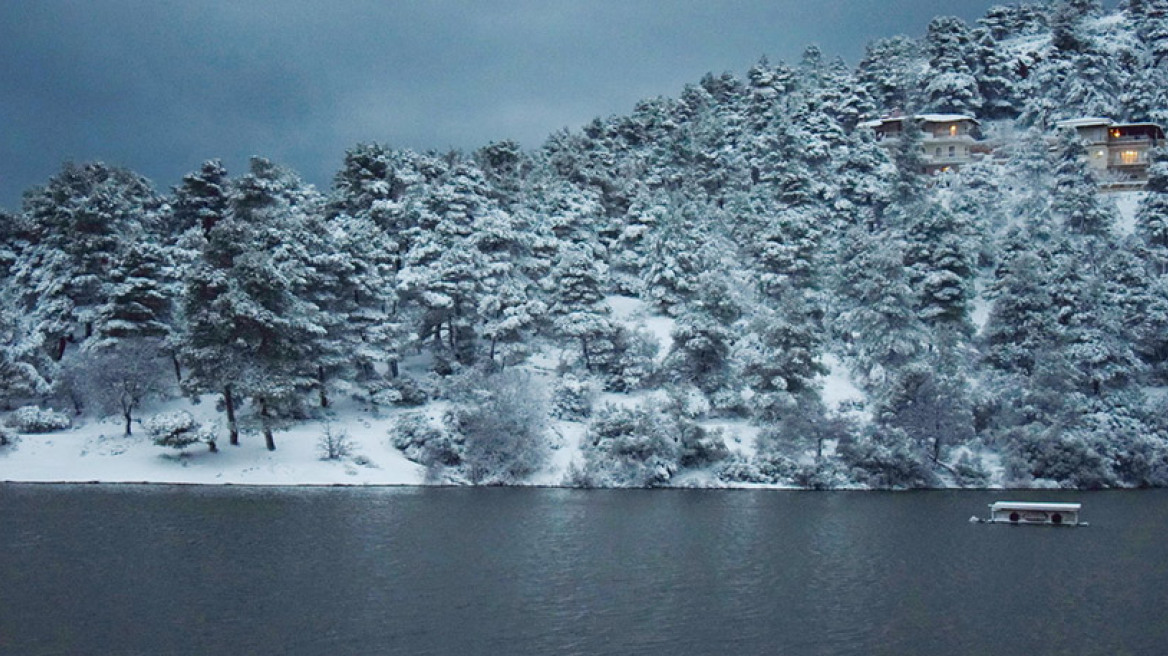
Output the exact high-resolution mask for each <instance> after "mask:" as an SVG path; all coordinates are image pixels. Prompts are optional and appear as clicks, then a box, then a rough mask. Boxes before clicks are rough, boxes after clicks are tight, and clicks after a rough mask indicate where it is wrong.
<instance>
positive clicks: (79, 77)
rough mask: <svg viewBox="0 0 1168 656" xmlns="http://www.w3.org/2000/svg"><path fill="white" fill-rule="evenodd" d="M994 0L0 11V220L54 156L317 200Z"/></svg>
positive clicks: (388, 3)
mask: <svg viewBox="0 0 1168 656" xmlns="http://www.w3.org/2000/svg"><path fill="white" fill-rule="evenodd" d="M1000 2H1001V0H996V1H995V0H741V1H730V0H673V1H670V2H664V1H661V2H650V1H646V0H587V1H579V2H569V1H566V0H563V1H560V0H333V1H332V2H319V1H318V0H279V1H268V2H259V1H250V2H249V1H247V0H223V1H219V0H186V1H174V0H0V62H2V63H3V65H2V67H0V207H5V208H8V209H16V208H17V207H18V205H19V195H20V192H21V191H22V190H23V189H26V188H28V187H30V186H32V185H35V184H42V183H44V182H45V181H46V180H47V179H48V177H49V176H51V175H53V173H54V172H56V171H57V169H58V168H59V166H60V164H61V162H62V161H64V160H68V159H71V160H74V161H78V162H81V161H89V160H98V159H100V160H104V161H107V162H112V163H117V164H120V165H123V166H128V167H129V168H132V169H134V170H135V171H137V172H139V173H141V174H143V175H146V176H147V177H149V178H151V179H152V180H153V181H154V182H155V184H156V185H157V186H158V187H159V188H160V189H165V188H167V187H169V186H171V185H174V184H176V183H177V182H178V181H179V179H180V178H181V176H182V175H183V173H185V172H187V171H190V170H192V169H194V168H195V167H197V166H198V164H199V163H200V162H202V161H203V160H204V159H208V158H212V157H219V158H222V159H223V160H224V161H225V163H226V164H227V165H228V168H229V169H230V170H232V171H233V172H238V171H239V170H240V169H241V168H242V167H244V166H245V164H246V161H247V158H248V157H249V156H251V155H263V156H266V157H270V158H272V159H275V160H277V161H279V162H282V163H285V164H288V165H290V166H292V167H293V168H295V169H296V170H298V171H300V172H301V174H303V175H304V177H305V178H306V179H307V180H309V181H310V182H314V183H316V184H318V185H321V186H325V187H327V185H328V183H329V181H330V179H331V177H332V173H333V172H334V171H335V170H336V168H337V167H338V166H339V164H340V162H341V159H342V157H343V154H344V151H345V149H346V148H348V147H350V146H351V145H353V144H354V143H357V142H359V141H379V142H384V143H388V144H390V145H393V146H397V147H408V148H414V149H418V150H430V149H438V150H445V149H448V148H452V147H453V148H461V149H473V148H475V147H478V146H481V145H484V144H486V143H489V142H490V141H498V140H503V139H514V140H517V141H519V142H520V143H521V144H523V145H524V146H525V147H529V148H530V147H535V146H538V145H539V144H540V143H542V142H543V140H544V138H545V137H546V136H547V135H548V134H549V133H550V132H552V131H554V130H556V129H559V128H562V127H578V126H580V125H582V124H583V123H585V122H586V121H588V120H590V119H591V118H593V117H595V116H602V115H609V114H614V113H626V112H628V111H630V110H631V109H632V107H633V105H634V103H635V102H636V101H637V100H639V99H642V98H648V97H652V96H658V95H677V94H678V93H679V92H680V90H681V88H682V87H683V86H684V85H685V84H686V83H689V82H695V81H697V80H699V79H700V78H701V76H702V75H703V74H704V73H705V72H708V71H713V72H721V71H725V70H730V71H734V72H736V73H742V72H744V71H745V70H746V69H747V68H749V66H750V65H751V64H752V63H754V62H755V61H756V60H757V59H758V57H759V56H760V55H763V54H766V55H768V56H769V57H770V58H771V60H772V61H775V60H780V59H782V60H788V61H794V60H797V59H798V57H799V54H800V53H801V52H802V50H803V48H804V47H805V46H806V45H808V44H810V43H816V44H819V45H820V47H821V48H822V49H823V50H824V52H825V53H826V54H827V55H829V56H842V57H844V58H845V59H846V60H847V61H848V63H849V64H854V63H855V62H856V61H858V59H859V58H860V56H861V55H862V54H863V47H864V44H865V43H866V42H867V41H869V40H871V39H873V38H877V37H884V36H891V35H894V34H898V33H904V34H908V35H910V36H919V35H921V34H923V33H924V30H925V27H926V25H927V24H928V21H929V19H930V18H931V17H933V16H935V15H942V14H949V15H956V16H961V17H962V18H964V19H966V20H967V21H971V22H972V21H974V20H975V19H976V18H977V17H979V16H981V15H982V14H983V13H984V11H985V9H986V8H987V7H989V6H991V5H993V4H998V3H1000ZM1110 4H1114V3H1110Z"/></svg>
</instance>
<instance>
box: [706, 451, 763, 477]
mask: <svg viewBox="0 0 1168 656" xmlns="http://www.w3.org/2000/svg"><path fill="white" fill-rule="evenodd" d="M714 475H715V476H717V477H718V480H720V481H722V482H724V483H761V482H762V480H761V478H762V474H760V473H759V471H758V466H757V465H755V464H754V463H753V462H751V460H750V459H749V458H747V457H746V456H744V455H742V454H741V453H731V454H730V455H729V456H728V457H726V458H725V459H724V460H723V461H722V462H721V463H720V464H719V465H718V466H717V467H716V468H715V469H714Z"/></svg>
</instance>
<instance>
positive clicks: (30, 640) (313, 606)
mask: <svg viewBox="0 0 1168 656" xmlns="http://www.w3.org/2000/svg"><path fill="white" fill-rule="evenodd" d="M1010 496H1012V497H1014V496H1016V497H1019V498H1031V499H1033V498H1037V497H1039V496H1040V497H1042V498H1048V499H1053V500H1068V499H1069V498H1071V497H1068V495H1066V494H1063V493H1057V494H1052V493H1011V494H1010ZM999 497H1000V495H997V494H991V493H980V492H929V493H906V494H885V493H798V492H750V491H655V492H646V491H574V490H513V489H484V490H467V489H411V488H404V489H393V488H391V489H250V488H198V487H194V488H192V487H126V486H113V487H93V486H0V528H2V529H3V532H2V533H0V654H5V655H6V654H21V655H23V654H66V653H67V654H87V653H93V654H108V653H143V654H154V653H168V654H204V653H261V654H266V653H272V654H276V653H285V654H321V653H329V654H367V653H402V654H682V653H684V654H727V653H735V654H917V653H921V654H1027V655H1028V656H1036V655H1039V654H1061V653H1074V654H1123V653H1129V654H1155V653H1161V649H1162V646H1163V645H1164V644H1168V623H1166V621H1165V619H1164V618H1163V617H1162V616H1163V615H1164V612H1163V611H1164V606H1163V603H1162V600H1163V598H1164V590H1166V589H1168V546H1166V542H1165V540H1164V527H1165V525H1166V520H1168V493H1165V492H1163V491H1153V492H1114V493H1091V494H1075V495H1073V498H1075V499H1078V500H1081V501H1083V502H1084V516H1085V518H1086V519H1088V521H1090V522H1091V523H1092V526H1091V527H1090V528H1062V529H1055V528H1045V527H1010V526H986V525H977V524H969V523H967V522H966V521H965V520H966V519H967V518H968V517H969V516H970V515H972V514H984V512H985V504H987V503H989V502H991V501H993V500H995V499H997V498H999Z"/></svg>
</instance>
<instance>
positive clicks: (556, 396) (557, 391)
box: [552, 374, 600, 421]
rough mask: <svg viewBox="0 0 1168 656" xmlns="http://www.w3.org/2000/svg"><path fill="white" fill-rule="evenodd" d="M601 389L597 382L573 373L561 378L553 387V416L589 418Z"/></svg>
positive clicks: (582, 419) (572, 418) (577, 418)
mask: <svg viewBox="0 0 1168 656" xmlns="http://www.w3.org/2000/svg"><path fill="white" fill-rule="evenodd" d="M599 391H600V390H599V389H598V388H597V386H596V384H595V383H593V382H591V381H588V380H581V379H579V378H577V377H575V376H572V375H571V374H569V375H566V376H564V377H563V378H560V379H559V380H558V381H556V385H555V387H553V388H552V416H554V417H555V418H556V419H562V420H564V421H584V420H585V419H588V418H589V417H591V416H592V405H593V403H594V402H595V401H596V395H597V393H598V392H599Z"/></svg>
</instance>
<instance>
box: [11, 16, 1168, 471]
mask: <svg viewBox="0 0 1168 656" xmlns="http://www.w3.org/2000/svg"><path fill="white" fill-rule="evenodd" d="M914 28H917V26H906V29H914ZM895 111H903V112H905V113H907V114H908V115H910V116H911V115H913V114H914V113H918V112H937V113H960V114H969V115H972V116H976V117H977V118H978V120H979V121H980V130H981V134H980V135H979V137H980V138H981V140H982V141H983V142H984V143H986V144H988V145H989V146H987V152H985V153H984V154H983V155H982V156H981V157H980V159H978V160H977V161H975V162H974V163H972V164H969V165H967V166H964V167H962V168H961V169H960V170H956V171H949V172H944V173H941V174H938V175H925V174H923V173H922V172H921V171H922V164H921V157H922V155H921V152H920V135H919V133H916V132H914V131H913V130H911V129H910V130H908V131H906V133H905V136H904V137H903V138H901V139H899V140H898V142H897V143H896V145H894V146H892V147H887V144H882V143H880V142H878V141H877V139H876V135H875V133H874V132H873V131H872V130H871V129H868V128H866V127H863V126H861V125H860V124H861V123H862V122H863V121H864V120H866V119H872V118H878V117H880V116H885V115H888V114H890V113H892V112H895ZM1085 116H1100V117H1110V118H1113V119H1116V120H1126V121H1144V122H1157V123H1160V124H1161V125H1165V124H1168V0H1126V1H1125V2H1124V3H1123V4H1122V6H1121V7H1120V9H1119V10H1118V11H1117V12H1116V13H1111V14H1107V13H1105V12H1104V11H1103V10H1102V8H1101V7H1100V5H1099V3H1097V2H1095V1H1094V0H1060V1H1056V2H1049V3H1045V4H1037V5H1011V6H1002V7H996V8H994V9H992V10H990V11H989V12H988V13H987V14H986V16H985V17H983V18H982V19H981V20H979V21H978V22H977V23H976V24H972V25H970V24H966V23H964V22H963V21H961V20H959V19H956V18H937V19H935V20H934V21H932V23H930V24H929V25H928V26H927V31H926V33H925V35H924V36H923V37H922V38H920V39H911V38H906V37H891V38H888V39H884V40H880V41H877V42H874V43H871V44H869V46H868V48H867V54H866V56H865V57H864V58H863V60H862V61H861V62H859V64H858V65H857V66H855V67H854V68H853V67H849V66H848V65H846V64H845V63H844V62H842V61H841V60H838V59H833V58H832V57H831V56H829V55H828V54H826V53H822V52H820V51H819V49H817V48H815V47H810V48H808V49H807V50H806V52H805V54H804V56H803V57H802V59H801V61H798V62H771V61H767V60H766V59H761V60H760V61H758V62H757V63H755V64H754V65H753V66H751V67H750V68H749V69H748V70H747V71H746V73H745V74H744V75H737V74H730V73H725V74H710V75H707V76H706V77H704V78H703V79H702V80H700V81H699V82H696V83H694V84H692V85H689V86H687V87H686V88H685V89H684V90H682V91H681V92H680V95H679V96H678V97H676V98H654V99H648V100H645V101H643V102H641V103H639V104H638V105H637V106H636V107H635V108H633V110H632V111H631V113H629V114H628V115H624V116H612V117H608V118H598V119H596V120H594V121H593V122H591V123H589V124H588V125H585V126H583V127H582V128H580V129H578V130H565V131H562V132H558V133H555V134H552V135H550V137H549V138H548V139H547V141H546V143H545V144H544V145H543V146H542V147H540V148H538V149H535V150H532V151H525V150H523V149H521V148H520V147H519V146H517V145H516V144H514V143H511V142H506V141H504V142H498V143H492V144H489V145H487V146H485V147H483V148H481V149H479V150H477V151H475V152H473V153H460V152H451V153H416V152H410V151H405V150H396V149H393V148H391V147H389V146H385V145H380V144H361V145H357V146H355V147H353V148H352V149H350V150H349V151H348V152H347V153H345V154H344V160H343V164H342V166H341V167H340V170H339V171H338V172H337V173H336V177H335V180H334V182H333V184H332V186H331V188H330V189H328V190H318V189H316V188H314V187H312V186H311V185H308V184H305V183H304V182H303V181H302V180H301V179H300V178H299V177H298V176H297V174H296V173H295V172H294V171H291V170H289V169H288V168H286V167H283V166H281V165H279V164H277V163H274V162H271V161H268V160H265V159H260V158H257V159H254V160H253V161H252V162H251V166H250V168H249V170H246V171H227V170H225V169H224V167H223V166H222V165H221V164H220V163H219V162H216V161H210V162H206V163H204V164H202V165H201V166H199V167H198V168H197V169H196V170H194V171H192V172H190V173H189V174H188V175H186V176H185V177H184V178H183V179H182V180H181V181H180V182H178V183H177V184H176V185H175V186H173V187H172V188H170V189H169V190H159V189H157V188H155V187H154V186H152V184H151V183H150V182H149V181H147V180H145V179H143V178H142V177H140V176H139V175H137V174H135V173H133V172H131V171H129V170H125V169H122V168H118V167H115V166H109V165H106V164H102V163H86V164H65V165H64V166H63V167H62V169H61V170H60V172H59V173H57V174H56V175H55V176H53V177H52V178H51V179H49V180H48V181H47V182H46V183H45V184H44V186H42V187H37V188H33V189H30V190H28V191H27V192H26V194H25V196H24V200H23V203H22V207H21V208H20V209H19V210H18V211H14V212H11V213H3V215H2V216H0V263H2V265H0V275H2V276H3V278H2V281H0V285H2V299H3V305H2V308H0V402H2V403H3V404H5V405H6V406H7V408H8V409H10V410H12V409H16V408H20V409H19V410H15V411H13V412H11V413H9V414H8V419H7V421H8V426H9V428H6V429H3V430H0V458H3V457H5V456H4V455H3V454H4V451H5V450H8V451H12V450H13V449H20V448H21V442H22V441H26V440H33V439H36V438H35V436H34V435H33V433H36V432H38V431H52V430H61V429H63V428H64V427H65V426H68V425H69V424H70V423H71V422H72V423H77V422H81V421H85V420H86V419H87V418H88V419H89V420H94V419H95V418H101V417H108V416H114V417H117V418H118V421H119V422H120V424H121V425H122V427H123V428H124V431H125V432H126V433H133V434H134V435H135V436H136V437H137V439H142V440H151V439H153V440H156V441H157V443H158V444H159V445H160V446H159V447H156V448H157V449H158V450H159V452H162V450H163V447H166V446H170V447H175V448H179V449H187V450H189V451H190V452H191V453H192V454H193V455H191V456H190V457H197V458H202V459H207V460H211V461H213V459H214V458H216V457H220V454H219V453H216V451H219V452H222V451H224V450H226V449H229V448H232V447H231V446H230V445H233V444H236V443H238V442H239V441H241V440H245V441H246V440H260V439H262V440H264V442H265V444H266V445H267V447H268V448H269V449H276V448H277V447H278V446H279V445H280V442H281V432H284V431H287V430H289V429H290V428H291V427H294V426H297V425H303V424H305V423H306V422H318V421H319V420H320V419H321V418H322V417H326V416H328V417H333V418H335V419H336V420H337V421H340V422H344V421H346V420H345V417H346V416H347V415H346V413H358V414H360V413H365V414H368V415H370V416H373V415H376V416H384V417H389V418H392V420H393V421H392V423H391V425H390V428H389V429H388V430H387V431H385V432H384V433H382V434H380V435H379V436H377V439H380V440H382V441H384V442H386V443H387V444H390V445H392V448H395V449H399V450H400V451H401V452H402V453H404V454H405V456H406V457H408V458H410V459H411V460H413V461H415V462H418V463H420V464H422V465H424V466H425V467H426V468H427V471H428V472H430V476H431V480H433V481H436V482H455V483H470V484H523V483H527V482H531V481H533V480H536V479H539V476H540V473H541V472H544V473H545V474H546V472H547V471H548V470H549V467H551V466H552V463H553V462H559V463H560V464H561V465H563V468H562V470H558V471H557V473H556V474H555V478H554V480H553V482H555V483H561V484H565V485H578V486H661V485H679V484H691V485H710V486H718V485H750V484H767V485H780V486H793V487H808V488H817V489H822V488H839V487H858V488H868V487H870V488H890V487H891V488H905V487H934V486H986V485H1007V486H1028V485H1060V486H1070V487H1084V488H1094V487H1112V486H1162V485H1168V154H1161V153H1156V155H1155V157H1156V159H1155V163H1154V164H1152V166H1151V167H1150V173H1149V179H1148V181H1147V184H1146V186H1145V187H1144V188H1143V189H1141V190H1139V191H1124V192H1120V193H1117V192H1114V191H1109V190H1108V191H1103V190H1101V189H1100V187H1099V181H1098V180H1097V179H1096V177H1095V174H1094V173H1093V172H1092V169H1091V168H1090V167H1089V165H1088V162H1087V158H1086V154H1085V151H1084V149H1083V146H1082V144H1081V143H1080V142H1079V140H1078V138H1077V136H1076V134H1075V133H1074V132H1073V131H1060V130H1058V129H1057V128H1056V127H1055V126H1056V123H1057V122H1058V121H1060V120H1063V119H1073V118H1079V117H1085ZM841 390H844V391H842V392H841ZM177 398H187V399H190V400H192V401H201V403H202V406H203V407H204V408H206V407H207V406H208V405H211V406H214V407H215V408H216V411H217V413H216V415H215V416H216V417H218V419H217V420H215V421H209V422H199V421H195V420H194V419H192V416H191V415H190V414H189V413H185V412H177V413H176V412H173V411H172V412H169V413H167V414H162V413H160V412H159V411H158V408H159V407H161V404H163V403H164V402H165V403H167V404H169V405H168V406H167V407H173V406H174V402H175V399H177ZM326 437H328V438H330V439H324V440H323V441H322V443H323V444H325V447H324V451H325V452H324V454H323V456H322V457H332V458H338V459H343V458H346V457H352V456H351V455H349V454H347V453H346V451H347V449H346V448H345V446H346V445H345V440H344V439H343V438H344V434H343V433H338V434H335V435H333V434H330V435H329V436H326ZM331 438H338V439H331ZM577 441H578V442H577ZM334 442H335V444H334ZM199 444H205V446H198V445H199ZM334 446H335V447H336V448H335V449H334V448H333V447H334ZM553 452H554V453H553ZM561 453H568V454H570V457H567V458H564V457H556V454H561ZM539 480H545V481H546V480H547V477H546V475H545V476H544V478H543V479H539Z"/></svg>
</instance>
